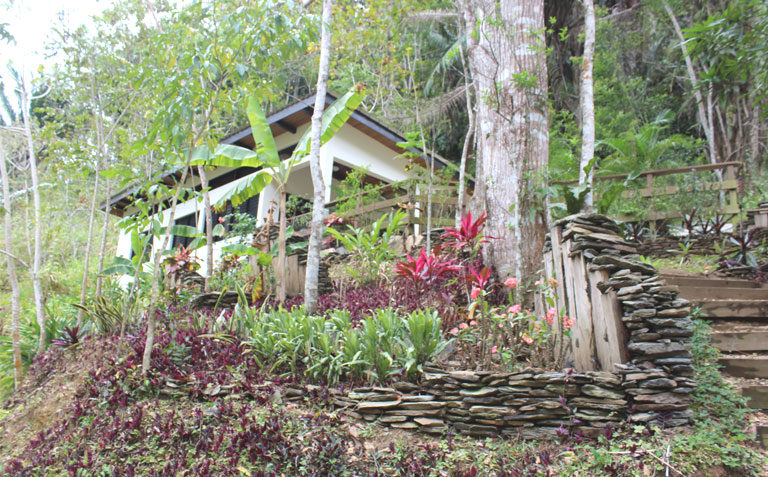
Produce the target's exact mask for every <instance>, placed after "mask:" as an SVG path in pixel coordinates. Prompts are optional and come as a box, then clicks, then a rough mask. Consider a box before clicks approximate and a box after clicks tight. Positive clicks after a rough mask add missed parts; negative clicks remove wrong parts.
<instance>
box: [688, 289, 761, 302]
mask: <svg viewBox="0 0 768 477" xmlns="http://www.w3.org/2000/svg"><path fill="white" fill-rule="evenodd" d="M679 289H680V296H682V297H684V298H685V299H687V300H691V301H700V300H768V290H766V289H764V288H729V287H687V286H681V287H679Z"/></svg>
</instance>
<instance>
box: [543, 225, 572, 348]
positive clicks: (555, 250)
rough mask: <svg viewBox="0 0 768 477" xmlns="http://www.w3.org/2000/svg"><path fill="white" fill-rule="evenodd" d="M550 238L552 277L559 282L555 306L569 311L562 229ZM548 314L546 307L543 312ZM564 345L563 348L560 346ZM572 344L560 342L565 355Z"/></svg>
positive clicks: (557, 230)
mask: <svg viewBox="0 0 768 477" xmlns="http://www.w3.org/2000/svg"><path fill="white" fill-rule="evenodd" d="M550 236H551V237H552V267H553V269H552V275H551V277H552V278H554V279H555V281H556V282H557V285H555V287H554V288H555V306H556V307H557V309H558V310H568V306H567V303H568V291H567V290H566V288H565V282H566V279H565V270H564V268H563V249H562V243H563V230H562V228H561V227H554V228H552V231H551V232H550ZM543 312H544V313H546V307H545V310H544V311H543ZM557 339H558V340H563V339H567V338H566V337H565V336H563V335H560V336H558V338H557ZM561 344H562V346H560V345H561ZM570 344H571V343H562V342H558V348H561V347H562V350H563V354H565V355H567V354H568V353H569V352H571V350H570V347H569V345H570ZM564 357H565V356H557V359H561V358H564Z"/></svg>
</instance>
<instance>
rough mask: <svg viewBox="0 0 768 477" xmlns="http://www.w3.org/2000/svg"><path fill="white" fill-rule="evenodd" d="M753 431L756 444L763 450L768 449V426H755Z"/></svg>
mask: <svg viewBox="0 0 768 477" xmlns="http://www.w3.org/2000/svg"><path fill="white" fill-rule="evenodd" d="M755 431H756V433H757V435H756V439H757V442H758V443H759V444H760V445H761V446H762V447H763V449H768V426H756V428H755Z"/></svg>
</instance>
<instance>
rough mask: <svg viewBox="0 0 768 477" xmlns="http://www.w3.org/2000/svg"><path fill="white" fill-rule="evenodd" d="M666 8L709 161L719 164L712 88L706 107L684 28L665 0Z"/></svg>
mask: <svg viewBox="0 0 768 477" xmlns="http://www.w3.org/2000/svg"><path fill="white" fill-rule="evenodd" d="M664 10H665V11H666V12H667V15H668V16H669V19H670V21H672V27H673V29H674V30H675V35H677V39H678V40H680V49H681V50H682V51H683V59H684V60H685V68H686V70H687V72H688V80H689V81H690V82H691V89H693V97H694V98H695V99H696V112H697V116H698V119H699V124H700V125H701V129H702V130H703V131H704V137H706V138H707V145H708V149H707V150H708V152H709V161H710V162H711V163H712V164H717V163H718V162H719V161H718V159H717V150H716V148H715V128H714V125H713V120H712V108H711V103H712V101H711V91H712V88H711V87H710V95H709V97H708V98H707V99H708V101H707V104H708V107H707V108H706V109H705V107H704V99H703V98H702V96H701V91H699V80H698V79H697V78H696V71H695V70H694V69H693V60H691V55H689V54H688V48H686V46H685V37H684V36H683V30H682V29H681V28H680V23H678V21H677V17H676V16H675V12H673V11H672V8H670V6H669V4H668V3H667V2H666V1H665V2H664Z"/></svg>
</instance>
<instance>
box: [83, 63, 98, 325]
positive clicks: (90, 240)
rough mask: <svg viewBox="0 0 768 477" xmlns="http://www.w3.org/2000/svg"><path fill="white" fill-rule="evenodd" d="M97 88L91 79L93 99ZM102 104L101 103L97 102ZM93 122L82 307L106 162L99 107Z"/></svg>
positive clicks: (85, 293) (95, 110)
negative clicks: (93, 157) (93, 160)
mask: <svg viewBox="0 0 768 477" xmlns="http://www.w3.org/2000/svg"><path fill="white" fill-rule="evenodd" d="M97 94H98V93H97V92H96V87H95V85H94V79H93V77H91V97H92V98H93V99H96V95H97ZM96 103H97V104H99V105H100V104H101V101H96ZM93 121H94V123H95V124H96V149H97V154H98V156H97V157H96V177H95V178H94V180H93V194H92V195H91V209H90V211H89V213H88V239H87V240H86V242H85V257H84V258H83V279H82V281H81V282H80V306H85V297H86V295H87V291H88V271H89V270H88V268H89V265H90V260H91V248H92V247H93V224H94V222H96V203H97V202H98V199H99V179H100V178H101V164H102V161H104V122H103V118H102V116H101V109H100V108H99V107H98V106H97V107H95V108H94V111H93ZM84 313H85V312H84V311H83V309H82V308H78V310H77V326H78V327H80V326H82V325H83V314H84Z"/></svg>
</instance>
